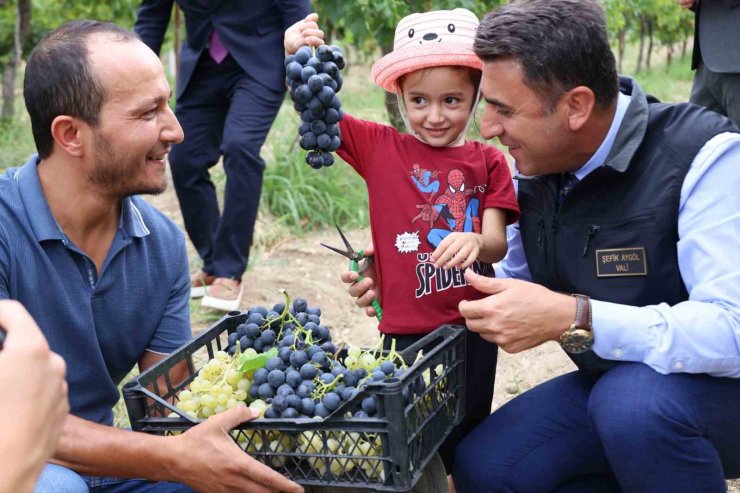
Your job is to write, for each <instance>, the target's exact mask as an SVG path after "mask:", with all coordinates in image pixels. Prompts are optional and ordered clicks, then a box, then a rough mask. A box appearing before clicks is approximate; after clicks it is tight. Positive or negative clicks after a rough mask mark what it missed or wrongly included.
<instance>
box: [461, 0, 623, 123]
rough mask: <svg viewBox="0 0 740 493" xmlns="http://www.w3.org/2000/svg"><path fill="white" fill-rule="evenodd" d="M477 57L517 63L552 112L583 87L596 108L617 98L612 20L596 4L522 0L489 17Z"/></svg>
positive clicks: (483, 25)
mask: <svg viewBox="0 0 740 493" xmlns="http://www.w3.org/2000/svg"><path fill="white" fill-rule="evenodd" d="M474 49H475V53H476V54H477V55H478V56H479V57H481V58H482V59H483V61H484V62H488V61H493V60H496V59H501V58H513V59H516V60H518V61H519V63H521V67H522V72H523V73H524V83H525V84H526V85H527V86H529V87H530V88H532V90H534V91H535V93H537V95H538V96H539V97H540V99H541V100H542V101H543V102H544V103H545V105H546V107H547V109H548V110H549V111H551V110H552V109H553V108H554V106H555V104H556V103H557V101H558V100H559V99H560V97H561V96H562V95H563V94H565V93H566V92H568V91H569V90H571V89H573V88H574V87H577V86H586V87H588V88H590V89H591V90H592V91H593V92H594V94H595V96H596V104H597V105H598V106H600V107H605V106H608V105H609V104H611V103H613V102H614V100H615V99H616V98H617V95H618V91H619V78H618V76H617V67H616V62H615V60H614V53H612V50H611V48H610V47H609V39H608V36H607V30H606V21H605V19H604V12H603V10H602V9H601V6H600V5H599V4H598V3H597V2H596V1H595V0H518V1H515V2H513V3H511V4H508V5H504V6H502V7H500V8H498V9H496V10H494V11H493V12H491V13H489V14H488V15H486V16H485V17H484V18H483V21H482V22H481V23H480V26H479V27H478V32H477V34H476V37H475V45H474Z"/></svg>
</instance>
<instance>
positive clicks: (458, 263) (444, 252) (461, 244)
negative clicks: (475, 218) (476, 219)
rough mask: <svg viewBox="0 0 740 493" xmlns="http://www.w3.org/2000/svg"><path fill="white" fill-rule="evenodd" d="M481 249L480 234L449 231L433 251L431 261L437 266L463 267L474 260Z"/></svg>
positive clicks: (447, 267)
mask: <svg viewBox="0 0 740 493" xmlns="http://www.w3.org/2000/svg"><path fill="white" fill-rule="evenodd" d="M480 249H481V236H480V235H479V234H476V233H450V234H449V235H447V237H446V238H445V239H444V240H442V242H441V243H440V244H439V246H438V247H437V249H436V250H434V253H432V262H434V265H436V266H437V267H442V268H443V269H451V268H453V267H459V268H460V269H465V268H467V267H469V266H470V265H472V264H473V262H475V260H476V259H477V258H478V254H479V253H480Z"/></svg>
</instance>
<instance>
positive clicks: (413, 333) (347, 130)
mask: <svg viewBox="0 0 740 493" xmlns="http://www.w3.org/2000/svg"><path fill="white" fill-rule="evenodd" d="M317 20H318V16H317V15H316V14H311V15H309V16H308V17H306V19H304V20H303V21H299V22H298V23H296V24H294V25H293V26H291V27H290V28H289V29H288V30H287V31H286V33H285V49H286V53H287V54H292V53H295V52H296V51H297V50H298V48H300V47H301V46H304V45H311V46H316V45H319V44H322V43H323V32H322V31H321V30H320V29H319V27H318V25H317ZM477 26H478V19H477V18H476V16H475V15H474V14H473V13H472V12H470V11H468V10H465V9H455V10H448V11H432V12H427V13H423V14H412V15H409V16H407V17H404V18H403V19H402V20H401V22H400V23H399V24H398V27H397V28H396V33H395V40H394V44H393V51H392V52H391V53H389V54H388V55H386V56H384V57H382V58H381V59H380V60H378V61H377V62H376V63H375V64H374V65H373V67H372V75H373V79H374V81H375V83H377V84H378V85H379V86H381V87H382V88H383V89H385V90H387V91H389V92H393V93H395V94H396V95H397V96H398V101H399V107H400V110H401V114H402V116H403V117H404V121H405V122H406V126H407V127H408V129H409V131H410V134H401V133H399V132H398V131H397V130H396V129H394V128H393V127H390V126H387V125H382V124H379V123H374V122H369V121H364V120H360V119H357V118H354V117H352V116H350V115H348V114H346V115H345V118H344V119H343V120H342V121H341V122H340V133H341V141H342V143H341V146H340V147H339V149H338V150H337V153H338V154H339V156H341V157H342V158H343V159H344V160H345V161H347V163H349V164H350V165H351V166H352V167H353V168H354V169H355V170H356V171H357V172H358V173H359V174H360V175H361V176H362V177H363V178H364V180H365V182H366V184H367V189H368V195H369V203H370V226H371V232H372V241H373V246H374V251H375V269H376V274H377V286H378V287H379V290H380V291H379V296H378V298H379V299H380V300H381V303H382V308H383V319H382V321H381V322H380V325H379V330H380V331H381V332H382V333H383V334H386V335H387V336H391V337H393V338H395V339H396V341H397V344H396V347H397V349H403V348H404V347H407V346H409V345H410V344H412V343H413V342H415V341H416V340H418V339H419V338H420V337H422V336H423V335H425V334H428V333H430V332H432V331H433V330H434V329H436V328H437V327H439V326H440V325H443V324H464V320H463V318H462V317H461V316H460V313H459V312H458V309H457V306H458V303H459V302H460V301H461V300H464V299H466V300H471V299H478V298H481V297H482V296H483V295H482V294H481V293H479V292H477V291H476V290H475V289H473V288H472V287H469V286H468V285H467V283H466V281H465V278H464V276H463V271H464V269H465V268H467V267H471V268H472V269H473V270H475V271H476V272H478V273H482V274H484V275H492V273H493V269H492V268H491V265H490V264H491V263H493V262H497V261H499V260H501V259H502V258H503V256H504V255H505V254H506V249H507V246H506V233H505V227H506V224H509V223H512V222H515V221H516V220H517V219H518V215H519V209H518V206H517V202H516V197H515V195H514V189H513V185H512V180H511V174H510V172H509V168H508V165H507V163H506V159H505V157H504V156H503V154H502V153H501V152H500V151H498V150H497V149H496V148H494V147H491V146H489V145H487V144H484V143H480V142H474V141H466V140H465V131H466V129H467V128H468V125H469V123H470V121H471V120H472V118H473V116H474V113H475V108H476V106H477V103H478V101H479V99H480V97H479V91H478V90H479V85H480V79H481V68H482V62H481V60H480V59H479V58H478V57H477V56H476V55H475V53H474V52H473V39H474V36H475V31H476V28H477ZM388 339H390V338H389V337H386V340H388ZM466 347H467V378H466V380H467V381H466V387H467V389H468V390H467V392H466V419H465V421H464V422H463V424H462V425H461V427H459V428H461V429H459V430H456V432H453V435H456V436H451V437H450V439H448V441H447V442H446V445H445V446H444V447H443V449H442V450H441V451H440V452H441V453H442V457H443V460H444V462H445V466H446V468H447V469H448V471H449V466H450V465H451V462H452V454H453V453H454V447H455V445H456V444H457V442H459V440H460V439H461V438H462V437H463V436H464V433H465V432H467V431H468V430H470V429H471V428H472V427H473V426H475V424H477V423H478V422H479V421H481V420H482V419H483V418H485V417H486V416H488V414H489V413H490V407H491V400H492V396H493V379H494V374H495V368H496V355H497V348H496V346H495V345H493V344H489V343H487V342H485V341H484V340H483V339H481V338H480V336H478V335H477V334H474V333H472V332H469V333H468V334H467V345H466Z"/></svg>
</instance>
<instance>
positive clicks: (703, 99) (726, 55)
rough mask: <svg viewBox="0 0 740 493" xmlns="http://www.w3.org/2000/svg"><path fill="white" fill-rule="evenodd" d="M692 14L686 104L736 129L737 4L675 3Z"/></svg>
mask: <svg viewBox="0 0 740 493" xmlns="http://www.w3.org/2000/svg"><path fill="white" fill-rule="evenodd" d="M676 2H677V3H678V4H679V5H680V6H681V7H683V8H690V9H692V10H693V11H694V15H695V20H694V54H693V56H692V59H691V68H692V70H696V75H695V76H694V84H693V87H692V88H691V99H690V101H691V102H692V103H695V104H699V105H701V106H705V107H707V108H709V109H710V110H712V111H716V112H717V113H720V114H722V115H725V116H727V117H729V118H730V119H731V120H733V121H734V122H735V124H737V125H740V33H739V32H738V28H739V27H740V0H676Z"/></svg>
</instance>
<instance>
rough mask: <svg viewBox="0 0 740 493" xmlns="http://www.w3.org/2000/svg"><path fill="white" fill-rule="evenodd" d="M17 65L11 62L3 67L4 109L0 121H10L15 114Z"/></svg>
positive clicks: (0, 114)
mask: <svg viewBox="0 0 740 493" xmlns="http://www.w3.org/2000/svg"><path fill="white" fill-rule="evenodd" d="M16 71H17V70H16V65H15V64H14V63H13V62H12V60H11V61H9V62H8V63H6V64H5V66H4V67H3V74H2V75H3V109H2V112H0V120H10V119H11V118H12V117H13V113H15V108H14V103H15V74H16Z"/></svg>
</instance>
